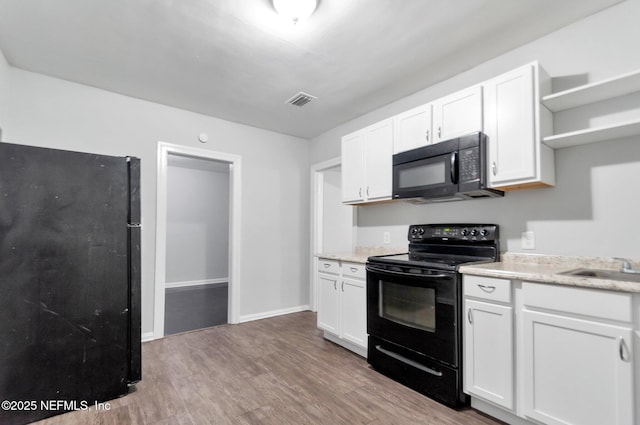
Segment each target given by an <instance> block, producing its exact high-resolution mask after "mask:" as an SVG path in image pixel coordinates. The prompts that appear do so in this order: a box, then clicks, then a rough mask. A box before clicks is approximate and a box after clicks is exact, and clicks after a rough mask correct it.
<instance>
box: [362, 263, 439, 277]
mask: <svg viewBox="0 0 640 425" xmlns="http://www.w3.org/2000/svg"><path fill="white" fill-rule="evenodd" d="M366 268H367V271H368V272H374V273H384V274H390V275H396V276H409V277H419V276H420V277H431V278H433V279H447V278H451V276H450V275H446V274H442V273H439V274H416V273H405V272H394V271H391V270H385V269H379V268H377V267H373V266H367V267H366Z"/></svg>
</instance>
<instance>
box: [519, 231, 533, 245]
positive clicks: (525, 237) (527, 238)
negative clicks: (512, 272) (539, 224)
mask: <svg viewBox="0 0 640 425" xmlns="http://www.w3.org/2000/svg"><path fill="white" fill-rule="evenodd" d="M520 243H521V246H522V249H536V235H535V233H533V231H531V230H529V231H527V232H522V234H521V237H520Z"/></svg>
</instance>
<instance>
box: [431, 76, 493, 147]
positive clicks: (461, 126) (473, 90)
mask: <svg viewBox="0 0 640 425" xmlns="http://www.w3.org/2000/svg"><path fill="white" fill-rule="evenodd" d="M476 131H482V86H474V87H470V88H468V89H465V90H461V91H459V92H456V93H454V94H451V95H449V96H446V97H443V98H441V99H438V100H436V101H434V102H433V133H434V143H437V142H442V141H445V140H449V139H453V138H455V137H459V136H464V135H465V134H469V133H473V132H476Z"/></svg>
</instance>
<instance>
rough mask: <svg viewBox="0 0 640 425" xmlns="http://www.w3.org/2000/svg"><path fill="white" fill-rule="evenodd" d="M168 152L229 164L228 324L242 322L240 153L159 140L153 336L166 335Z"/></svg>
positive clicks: (161, 336) (155, 337)
mask: <svg viewBox="0 0 640 425" xmlns="http://www.w3.org/2000/svg"><path fill="white" fill-rule="evenodd" d="M169 155H178V156H185V157H189V158H195V159H204V160H214V161H219V162H226V163H228V164H229V301H228V316H227V321H228V322H229V323H239V322H240V282H241V281H240V228H241V227H240V218H241V217H242V215H241V193H242V192H241V175H242V171H241V170H242V158H241V157H240V156H239V155H233V154H228V153H224V152H215V151H209V150H206V149H198V148H191V147H188V146H181V145H175V144H171V143H165V142H158V168H157V171H158V174H157V190H156V264H155V287H154V291H155V294H154V309H153V334H154V335H153V337H154V339H158V338H163V337H164V316H165V285H166V256H167V172H168V158H169Z"/></svg>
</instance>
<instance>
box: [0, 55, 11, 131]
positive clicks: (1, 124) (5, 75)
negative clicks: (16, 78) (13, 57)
mask: <svg viewBox="0 0 640 425" xmlns="http://www.w3.org/2000/svg"><path fill="white" fill-rule="evenodd" d="M8 98H9V64H7V61H6V59H5V57H4V54H3V53H2V50H0V131H1V129H4V128H5V126H6V124H7V113H8V107H9V99H8ZM0 136H2V134H0ZM0 140H2V137H0Z"/></svg>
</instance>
